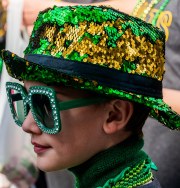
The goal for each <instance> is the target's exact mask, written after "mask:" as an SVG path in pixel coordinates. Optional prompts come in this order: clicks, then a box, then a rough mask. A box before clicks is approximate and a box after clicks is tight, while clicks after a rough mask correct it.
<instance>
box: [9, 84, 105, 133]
mask: <svg viewBox="0 0 180 188" xmlns="http://www.w3.org/2000/svg"><path fill="white" fill-rule="evenodd" d="M6 91H7V97H8V102H9V106H10V109H11V113H12V116H13V118H14V121H15V123H16V124H17V125H18V126H20V127H21V126H22V124H23V122H24V120H25V119H26V116H27V115H28V113H29V110H31V113H32V115H33V118H34V120H35V122H36V123H37V125H38V127H39V128H40V129H41V130H42V131H43V132H45V133H48V134H56V133H58V132H60V130H61V118H60V111H63V110H68V109H72V108H78V107H83V106H88V105H92V104H97V103H102V102H105V101H107V99H105V98H100V97H96V98H79V99H75V100H70V101H64V102H62V101H61V102H60V101H58V99H57V97H56V92H55V90H54V89H52V88H50V87H46V86H32V87H30V88H29V92H28V93H27V91H26V89H25V88H24V87H23V86H22V85H21V84H18V83H12V82H7V83H6Z"/></svg>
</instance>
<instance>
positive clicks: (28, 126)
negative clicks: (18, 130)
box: [22, 111, 42, 134]
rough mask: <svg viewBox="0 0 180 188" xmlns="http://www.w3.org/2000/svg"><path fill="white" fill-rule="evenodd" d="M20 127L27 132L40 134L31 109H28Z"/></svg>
mask: <svg viewBox="0 0 180 188" xmlns="http://www.w3.org/2000/svg"><path fill="white" fill-rule="evenodd" d="M22 129H23V131H25V132H27V133H29V134H42V131H41V129H39V127H38V126H37V123H36V122H35V120H34V118H33V115H32V113H31V111H29V113H28V115H27V117H26V119H25V120H24V122H23V124H22Z"/></svg>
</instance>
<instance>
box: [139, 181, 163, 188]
mask: <svg viewBox="0 0 180 188" xmlns="http://www.w3.org/2000/svg"><path fill="white" fill-rule="evenodd" d="M138 188H161V185H160V184H159V182H158V180H157V179H154V180H153V181H152V182H151V183H148V184H146V185H142V186H139V187H138Z"/></svg>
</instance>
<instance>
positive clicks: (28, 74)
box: [2, 6, 180, 129]
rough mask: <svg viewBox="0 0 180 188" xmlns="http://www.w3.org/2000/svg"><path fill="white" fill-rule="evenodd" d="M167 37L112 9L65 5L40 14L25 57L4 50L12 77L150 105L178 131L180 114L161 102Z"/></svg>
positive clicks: (155, 29) (158, 116)
mask: <svg viewBox="0 0 180 188" xmlns="http://www.w3.org/2000/svg"><path fill="white" fill-rule="evenodd" d="M164 48H165V35H164V33H163V32H162V31H160V30H159V29H158V28H155V27H153V26H152V25H151V24H148V23H146V22H144V21H142V20H140V19H138V18H134V17H132V16H129V15H127V14H124V13H122V12H119V11H117V10H114V9H112V8H110V7H103V6H101V7H96V6H72V7H71V6H66V7H56V6H54V7H53V8H52V9H46V10H45V11H43V12H40V13H39V16H38V18H37V20H36V22H35V24H34V29H33V32H32V35H31V38H30V42H29V45H28V47H27V48H26V50H25V57H24V58H20V57H18V56H17V55H15V54H13V53H11V52H9V51H6V50H4V51H3V52H2V57H3V60H4V62H5V64H6V68H7V71H8V73H9V75H10V76H12V77H14V78H16V79H19V80H34V81H41V82H44V83H54V82H55V83H63V84H64V85H66V86H73V87H74V88H78V89H86V90H91V91H95V92H97V93H99V94H103V95H107V96H112V97H119V98H121V99H125V100H130V101H134V102H138V103H141V104H144V105H147V106H148V107H150V108H151V109H152V110H151V115H152V116H153V117H154V118H156V119H158V120H159V121H160V122H162V123H163V124H164V125H166V126H167V127H169V128H171V129H179V127H180V115H178V114H177V113H175V112H174V111H172V110H171V108H170V107H169V106H168V105H167V104H165V103H164V102H163V100H162V79H163V74H164V62H165V57H164V55H165V54H164V53H165V49H164Z"/></svg>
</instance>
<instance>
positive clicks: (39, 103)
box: [32, 94, 54, 129]
mask: <svg viewBox="0 0 180 188" xmlns="http://www.w3.org/2000/svg"><path fill="white" fill-rule="evenodd" d="M32 106H33V109H34V112H35V115H36V118H37V119H38V120H39V121H40V122H41V124H43V125H44V126H45V127H46V128H49V129H52V128H54V118H53V112H52V107H51V103H50V99H49V97H48V96H46V95H43V94H33V95H32Z"/></svg>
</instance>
